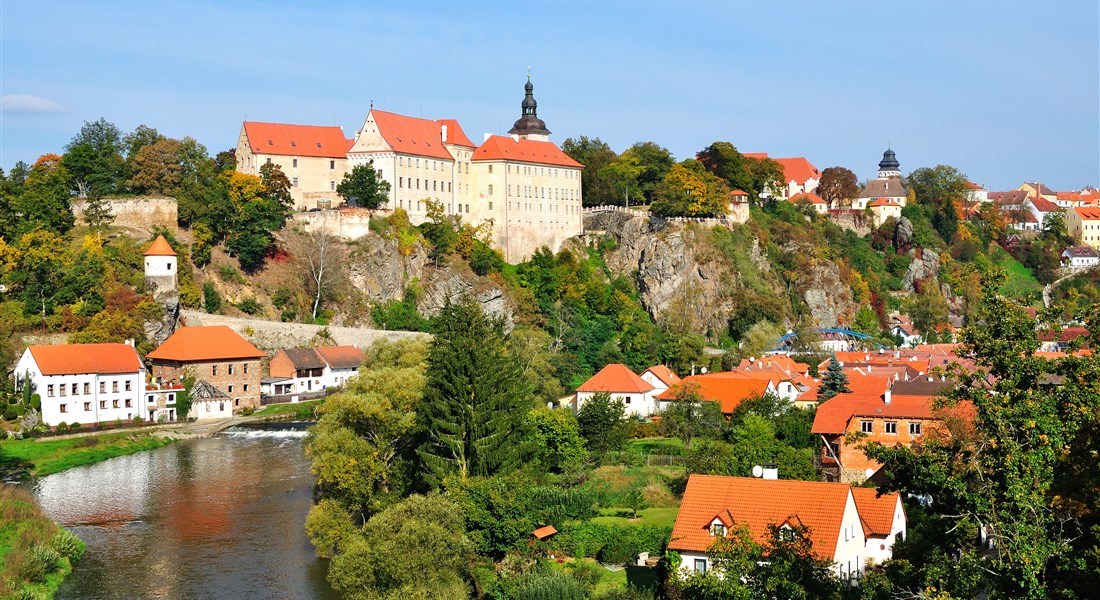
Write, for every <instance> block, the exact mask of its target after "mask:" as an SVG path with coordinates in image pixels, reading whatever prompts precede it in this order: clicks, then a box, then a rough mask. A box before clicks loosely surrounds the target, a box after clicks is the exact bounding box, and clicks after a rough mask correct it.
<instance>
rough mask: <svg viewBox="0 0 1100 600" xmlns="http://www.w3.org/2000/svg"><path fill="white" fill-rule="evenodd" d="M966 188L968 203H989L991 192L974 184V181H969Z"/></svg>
mask: <svg viewBox="0 0 1100 600" xmlns="http://www.w3.org/2000/svg"><path fill="white" fill-rule="evenodd" d="M963 185H964V186H966V201H967V203H968V204H980V203H982V202H989V191H988V190H986V189H985V188H984V187H982V186H980V185H978V184H976V183H974V182H973V181H967V182H966V183H965V184H963Z"/></svg>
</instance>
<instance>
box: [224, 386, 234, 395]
mask: <svg viewBox="0 0 1100 600" xmlns="http://www.w3.org/2000/svg"><path fill="white" fill-rule="evenodd" d="M227 387H228V388H229V389H227V390H225V391H226V392H228V393H230V394H232V393H233V386H231V385H230V386H227Z"/></svg>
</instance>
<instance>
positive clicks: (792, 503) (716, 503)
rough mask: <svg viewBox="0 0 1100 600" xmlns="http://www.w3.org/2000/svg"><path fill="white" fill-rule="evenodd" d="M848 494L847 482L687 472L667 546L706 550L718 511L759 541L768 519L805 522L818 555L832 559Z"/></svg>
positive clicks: (779, 522) (764, 536) (771, 522)
mask: <svg viewBox="0 0 1100 600" xmlns="http://www.w3.org/2000/svg"><path fill="white" fill-rule="evenodd" d="M849 494H851V487H850V486H849V485H848V484H846V483H828V482H824V481H794V480H786V479H755V478H749V477H721V476H715V475H690V476H688V483H687V487H686V488H685V489H684V499H683V501H681V502H680V510H679V512H677V513H676V522H675V524H674V525H673V526H672V538H671V540H670V541H669V544H668V547H669V549H670V550H679V551H684V550H686V551H689V552H706V551H708V550H709V549H710V546H711V544H713V543H714V538H713V537H712V536H711V534H710V525H711V523H713V522H714V519H715V518H716V517H717V518H719V519H720V520H721V521H722V522H723V523H724V524H726V525H727V526H729V525H731V524H735V523H736V524H744V525H745V526H747V527H748V529H749V533H750V534H751V535H752V537H753V538H754V539H755V540H756V541H758V542H763V541H765V540H766V539H767V535H768V525H782V524H783V523H785V522H788V521H795V522H801V523H802V524H803V525H805V526H806V527H808V528H809V530H810V538H811V540H812V541H813V547H814V551H815V552H816V553H817V554H818V556H820V557H822V558H824V559H826V560H832V559H833V556H834V554H835V553H836V544H837V540H838V539H839V537H840V528H841V522H842V520H843V518H844V507H845V505H846V503H847V501H848V497H849Z"/></svg>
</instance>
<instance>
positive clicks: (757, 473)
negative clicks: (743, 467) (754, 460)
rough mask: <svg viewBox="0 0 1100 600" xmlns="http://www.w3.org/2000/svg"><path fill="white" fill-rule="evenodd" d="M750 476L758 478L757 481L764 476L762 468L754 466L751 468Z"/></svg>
mask: <svg viewBox="0 0 1100 600" xmlns="http://www.w3.org/2000/svg"><path fill="white" fill-rule="evenodd" d="M752 476H753V477H756V478H758V479H759V478H760V477H763V476H764V467H761V466H760V465H755V466H754V467H753V468H752Z"/></svg>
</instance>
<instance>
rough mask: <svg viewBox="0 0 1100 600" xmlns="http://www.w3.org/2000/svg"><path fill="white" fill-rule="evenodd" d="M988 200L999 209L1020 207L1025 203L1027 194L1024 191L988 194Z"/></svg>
mask: <svg viewBox="0 0 1100 600" xmlns="http://www.w3.org/2000/svg"><path fill="white" fill-rule="evenodd" d="M989 199H990V200H992V201H993V203H994V204H996V205H997V206H1000V207H1006V206H1007V207H1011V206H1020V205H1022V204H1023V203H1024V202H1026V201H1027V192H1025V191H1024V190H1010V191H1007V192H989Z"/></svg>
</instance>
